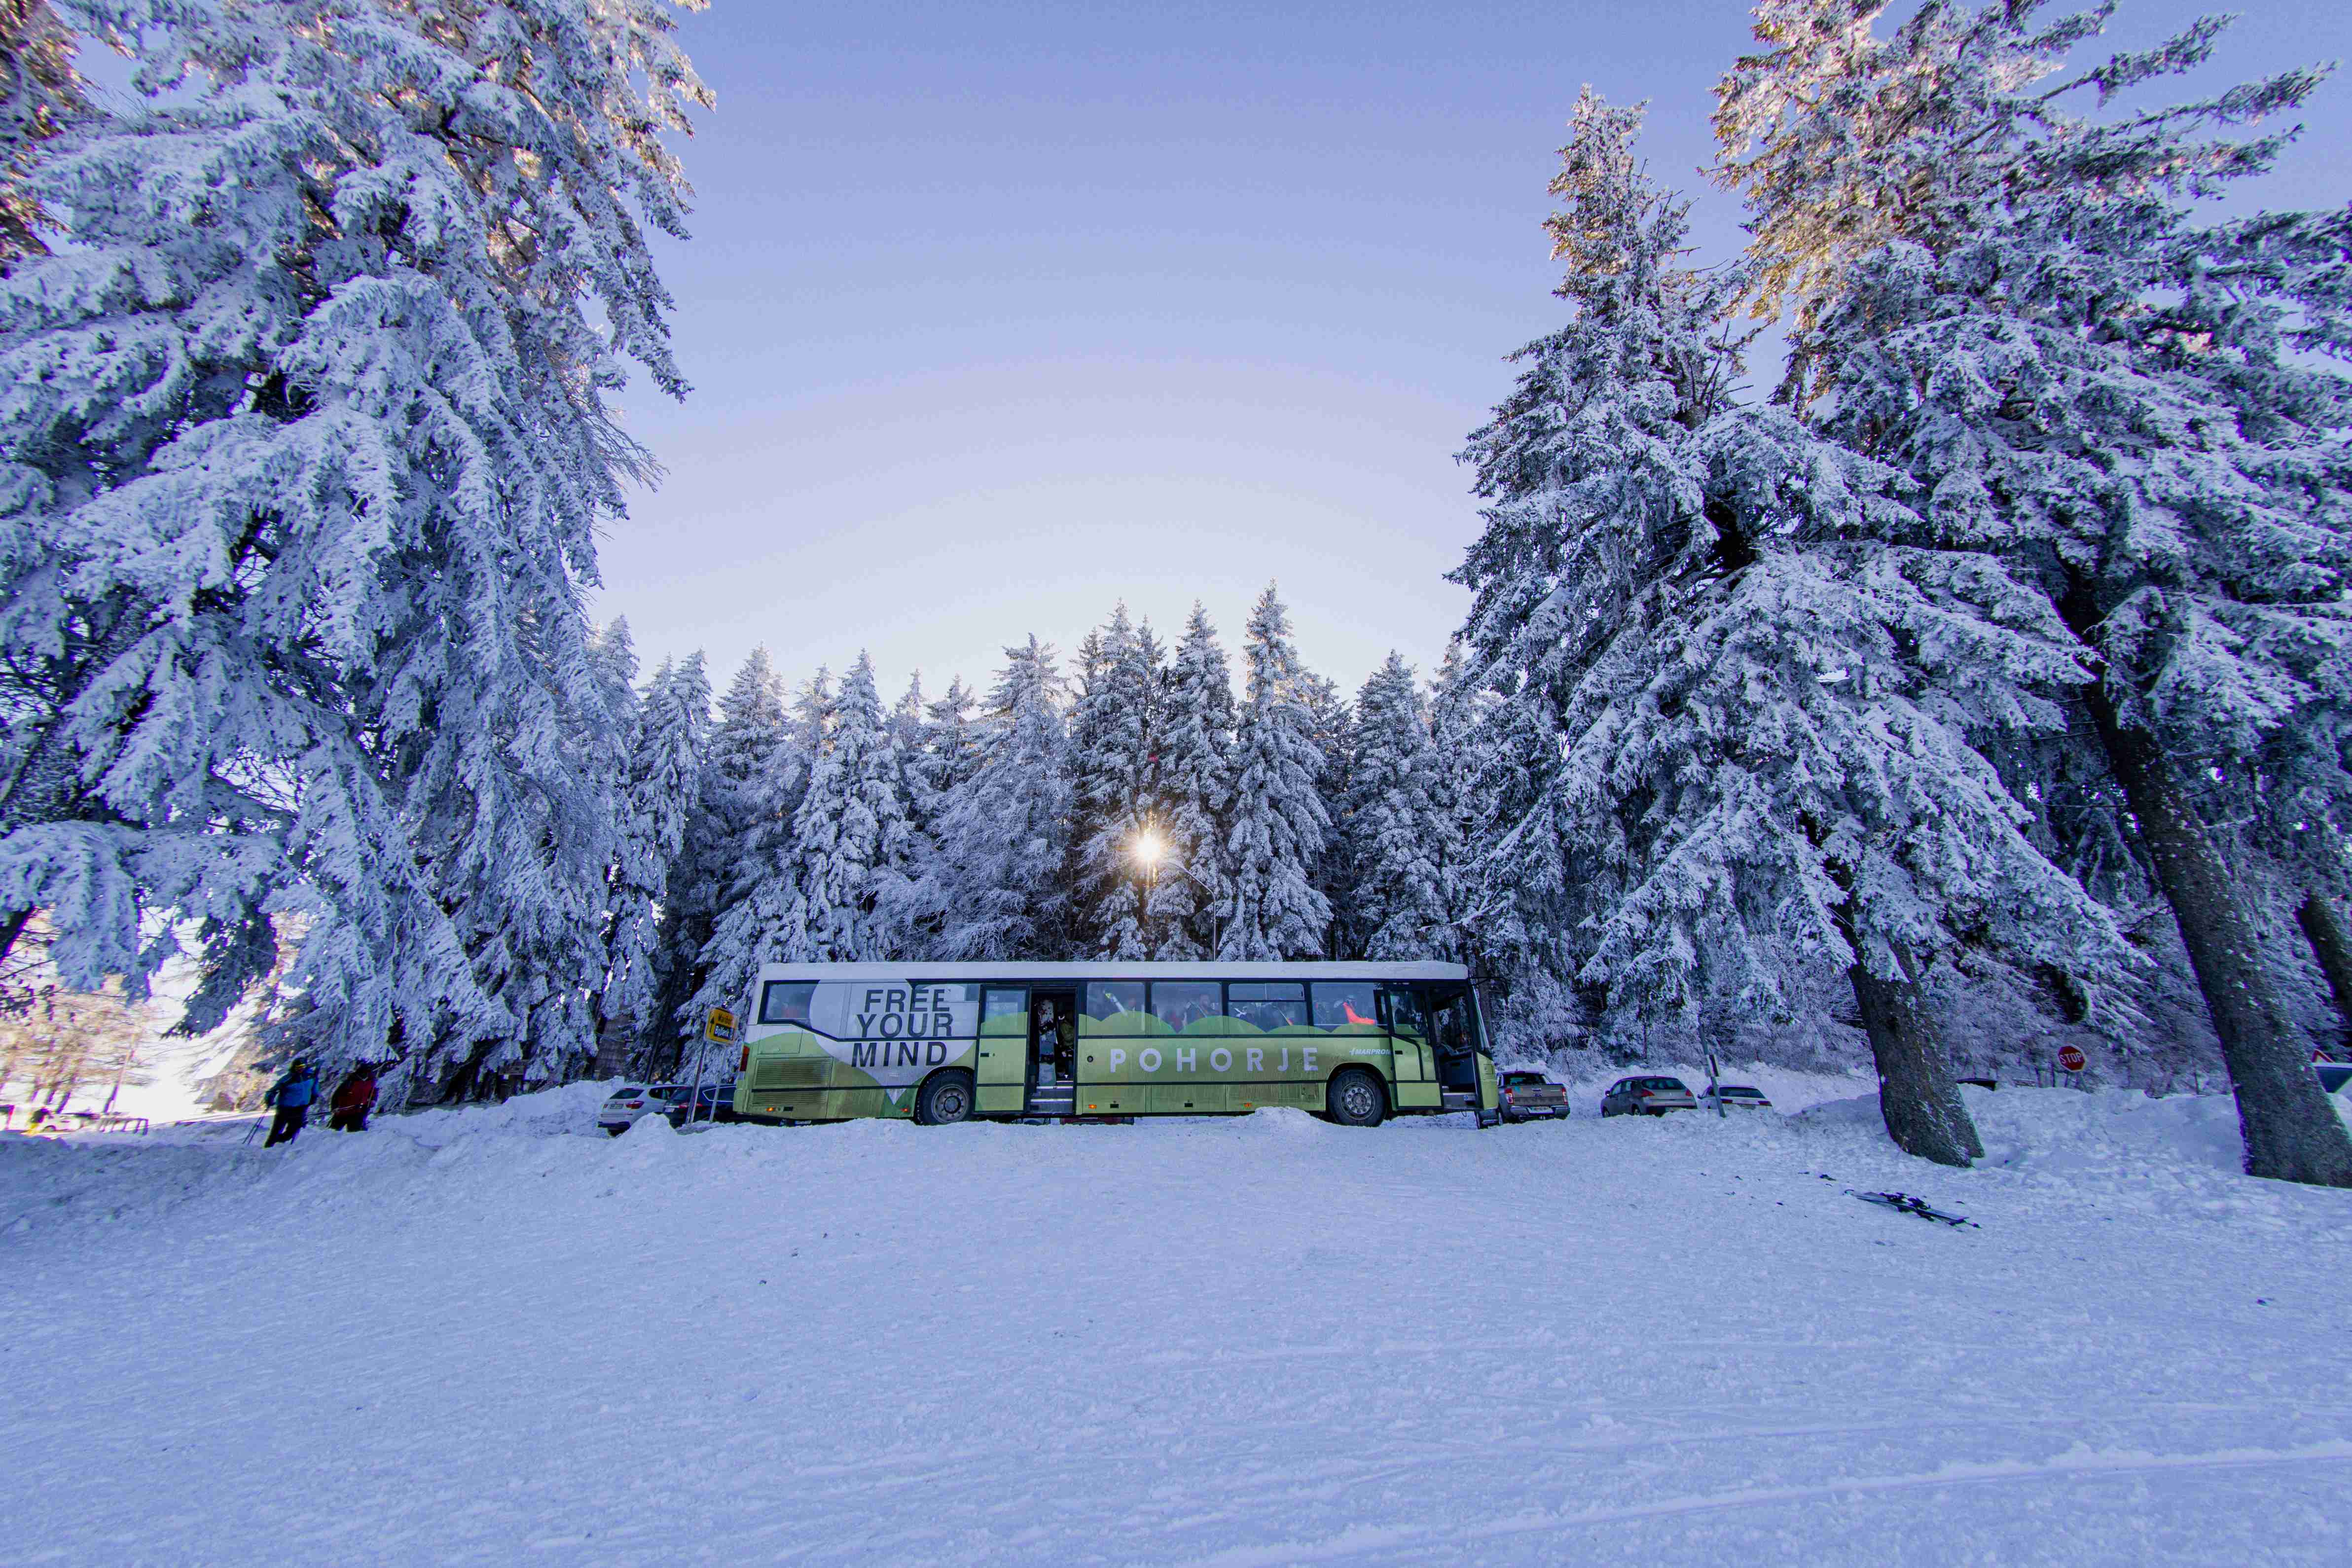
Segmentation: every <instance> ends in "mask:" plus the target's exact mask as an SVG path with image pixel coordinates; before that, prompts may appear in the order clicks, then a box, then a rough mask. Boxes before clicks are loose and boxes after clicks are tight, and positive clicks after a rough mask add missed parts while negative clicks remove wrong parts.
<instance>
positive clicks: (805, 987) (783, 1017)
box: [760, 980, 816, 1028]
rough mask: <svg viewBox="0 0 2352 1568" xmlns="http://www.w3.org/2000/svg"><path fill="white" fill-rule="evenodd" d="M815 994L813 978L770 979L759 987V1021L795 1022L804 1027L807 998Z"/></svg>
mask: <svg viewBox="0 0 2352 1568" xmlns="http://www.w3.org/2000/svg"><path fill="white" fill-rule="evenodd" d="M815 994H816V982H815V981H814V980H770V981H769V982H768V983H767V984H766V985H765V986H762V987H761V988H760V1021H761V1023H796V1024H799V1025H801V1026H802V1027H803V1028H806V1027H807V1025H808V1020H809V998H811V997H813V996H814V995H815Z"/></svg>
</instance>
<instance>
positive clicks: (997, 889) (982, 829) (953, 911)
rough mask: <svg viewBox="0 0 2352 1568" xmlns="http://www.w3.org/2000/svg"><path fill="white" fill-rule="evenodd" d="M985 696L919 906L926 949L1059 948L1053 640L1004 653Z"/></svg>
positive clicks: (1059, 743) (1064, 903)
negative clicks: (974, 754) (976, 749)
mask: <svg viewBox="0 0 2352 1568" xmlns="http://www.w3.org/2000/svg"><path fill="white" fill-rule="evenodd" d="M1004 659H1005V663H1004V668H1003V670H1002V671H1001V672H999V674H998V675H997V679H996V685H995V687H994V688H993V689H992V691H991V692H990V693H989V696H988V709H987V714H986V717H985V721H984V724H983V733H982V738H981V753H980V760H979V764H978V766H977V767H976V768H974V769H973V770H972V773H971V777H970V778H969V779H966V780H965V781H964V782H963V783H962V784H961V786H959V787H957V788H956V789H953V790H952V791H950V795H949V798H948V803H947V809H946V810H945V811H944V812H942V813H941V815H940V842H939V848H938V851H937V852H936V853H935V855H934V857H933V859H932V861H931V863H930V864H929V866H928V867H926V868H924V870H923V873H922V877H921V882H920V883H919V888H918V890H917V894H916V904H917V906H918V907H919V908H920V909H921V910H922V911H923V912H924V913H925V915H926V919H927V925H928V926H929V928H931V929H934V930H936V932H937V935H936V936H935V937H933V940H934V942H935V943H936V945H937V946H936V950H935V951H933V952H931V953H928V954H923V955H919V956H924V957H933V958H943V959H963V958H989V959H1001V960H1008V961H1013V960H1024V959H1039V958H1055V957H1062V956H1066V947H1067V941H1068V938H1067V932H1068V925H1069V897H1068V893H1067V889H1066V883H1065V881H1064V877H1063V871H1064V867H1065V865H1066V863H1067V859H1068V854H1069V838H1068V834H1069V821H1070V783H1069V758H1068V755H1067V753H1068V744H1069V743H1068V737H1067V734H1066V730H1065V728H1064V724H1063V717H1062V706H1063V681H1062V675H1061V671H1060V669H1059V667H1058V665H1057V664H1056V661H1055V653H1054V649H1053V646H1052V645H1051V644H1050V643H1040V642H1039V641H1038V640H1037V639H1036V638H1035V637H1034V636H1033V637H1031V638H1030V639H1029V641H1028V643H1026V644H1025V645H1023V646H1020V647H1011V648H1007V649H1005V650H1004Z"/></svg>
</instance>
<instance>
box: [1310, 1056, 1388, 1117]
mask: <svg viewBox="0 0 2352 1568" xmlns="http://www.w3.org/2000/svg"><path fill="white" fill-rule="evenodd" d="M1324 1105H1325V1108H1326V1110H1327V1111H1328V1113H1329V1115H1330V1117H1331V1120H1333V1121H1334V1122H1337V1123H1339V1125H1341V1126H1343V1127H1377V1126H1379V1125H1380V1124H1381V1120H1382V1118H1384V1117H1385V1116H1387V1114H1388V1111H1389V1097H1388V1096H1387V1095H1386V1094H1383V1093H1382V1092H1381V1084H1380V1080H1379V1079H1377V1078H1374V1077H1373V1076H1372V1075H1371V1074H1370V1072H1368V1071H1365V1070H1364V1069H1362V1068H1360V1067H1350V1068H1349V1069H1348V1070H1347V1071H1344V1072H1342V1073H1340V1074H1339V1075H1338V1076H1337V1077H1335V1078H1333V1079H1332V1080H1331V1086H1330V1088H1329V1089H1328V1090H1326V1091H1325V1092H1324Z"/></svg>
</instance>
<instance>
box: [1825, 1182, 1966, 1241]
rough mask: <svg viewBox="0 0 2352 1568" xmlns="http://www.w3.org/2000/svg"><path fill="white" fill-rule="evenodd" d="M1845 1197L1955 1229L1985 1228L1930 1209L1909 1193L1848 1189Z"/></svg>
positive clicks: (1922, 1201)
mask: <svg viewBox="0 0 2352 1568" xmlns="http://www.w3.org/2000/svg"><path fill="white" fill-rule="evenodd" d="M1845 1195H1846V1196H1847V1197H1858V1198H1860V1199H1862V1201H1863V1202H1864V1203H1874V1204H1876V1205H1878V1206H1879V1207H1881V1208H1891V1209H1893V1210H1895V1212H1896V1213H1897V1214H1916V1215H1917V1216H1918V1217H1919V1218H1922V1219H1939V1220H1942V1221H1943V1222H1944V1223H1945V1224H1946V1225H1949V1226H1952V1227H1954V1228H1959V1227H1963V1226H1965V1227H1966V1228H1969V1229H1970V1230H1979V1229H1981V1228H1982V1227H1981V1226H1979V1225H1978V1224H1977V1222H1976V1221H1975V1220H1973V1219H1970V1218H1968V1217H1966V1216H1965V1215H1958V1214H1946V1213H1945V1212H1944V1211H1943V1210H1942V1209H1940V1208H1929V1207H1927V1203H1926V1202H1925V1201H1924V1200H1923V1199H1920V1198H1916V1197H1912V1196H1911V1195H1910V1194H1909V1193H1907V1192H1856V1191H1854V1190H1853V1188H1852V1187H1847V1188H1846V1189H1845Z"/></svg>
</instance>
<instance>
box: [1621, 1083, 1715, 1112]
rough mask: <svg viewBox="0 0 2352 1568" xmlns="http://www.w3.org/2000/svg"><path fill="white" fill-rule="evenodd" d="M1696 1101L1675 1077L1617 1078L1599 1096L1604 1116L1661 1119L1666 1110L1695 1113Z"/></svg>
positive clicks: (1686, 1087) (1683, 1084) (1684, 1085)
mask: <svg viewBox="0 0 2352 1568" xmlns="http://www.w3.org/2000/svg"><path fill="white" fill-rule="evenodd" d="M1697 1109H1698V1102H1697V1101H1696V1099H1694V1098H1692V1096H1691V1092H1690V1089H1689V1087H1688V1086H1687V1085H1686V1084H1685V1083H1684V1082H1683V1081H1682V1080H1681V1079H1679V1078H1620V1079H1619V1080H1618V1081H1617V1082H1614V1083H1612V1084H1611V1085H1610V1086H1609V1092H1608V1093H1606V1094H1603V1095H1602V1096H1601V1114H1602V1115H1604V1116H1663V1115H1664V1114H1665V1113H1667V1112H1669V1111H1696V1110H1697Z"/></svg>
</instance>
